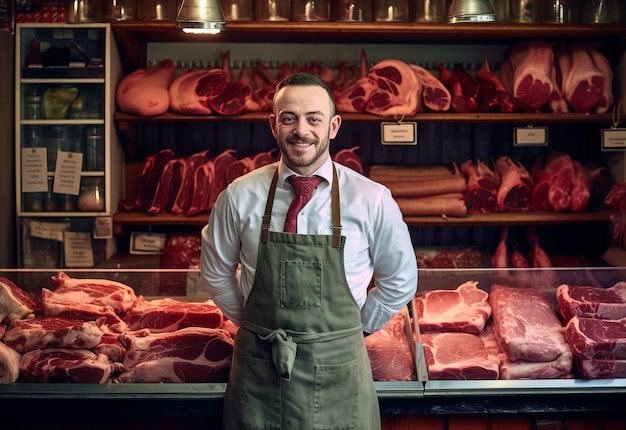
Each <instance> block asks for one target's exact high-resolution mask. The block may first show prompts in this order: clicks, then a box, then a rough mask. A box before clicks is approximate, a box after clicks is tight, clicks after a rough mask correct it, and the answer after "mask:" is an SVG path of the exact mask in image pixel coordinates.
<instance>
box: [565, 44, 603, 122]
mask: <svg viewBox="0 0 626 430" xmlns="http://www.w3.org/2000/svg"><path fill="white" fill-rule="evenodd" d="M556 56H557V60H558V63H559V69H560V71H561V92H562V93H563V96H564V97H565V99H566V100H567V102H568V103H569V105H570V106H571V107H572V109H574V111H576V112H579V113H589V112H591V111H592V110H594V109H595V107H596V106H597V105H598V103H599V102H600V98H601V97H602V96H603V93H604V91H605V82H606V79H607V77H606V76H604V73H603V72H602V70H600V69H598V67H597V66H596V64H595V63H594V61H593V59H592V57H591V53H590V52H589V49H588V47H587V45H586V44H585V43H570V44H566V43H561V44H560V45H559V47H558V49H557V55H556Z"/></svg>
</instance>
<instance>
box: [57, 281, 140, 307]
mask: <svg viewBox="0 0 626 430" xmlns="http://www.w3.org/2000/svg"><path fill="white" fill-rule="evenodd" d="M51 279H52V283H53V284H54V293H55V295H57V296H59V297H60V296H63V297H64V298H65V299H66V300H67V301H68V302H72V301H75V302H76V303H91V304H95V305H106V306H110V307H111V308H112V309H113V311H114V312H115V313H116V314H123V313H125V312H127V311H128V310H129V309H130V308H131V307H132V306H133V304H134V303H135V301H136V300H137V296H136V295H135V291H134V290H133V289H132V288H131V287H129V286H128V285H126V284H123V283H121V282H117V281H112V280H109V279H83V278H71V277H70V276H68V275H67V274H66V273H65V272H58V273H57V275H56V276H52V278H51Z"/></svg>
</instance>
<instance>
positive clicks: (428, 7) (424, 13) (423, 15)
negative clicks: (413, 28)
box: [409, 0, 508, 22]
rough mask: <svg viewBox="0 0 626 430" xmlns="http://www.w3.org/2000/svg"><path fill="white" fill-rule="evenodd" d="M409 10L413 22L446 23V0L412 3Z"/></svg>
mask: <svg viewBox="0 0 626 430" xmlns="http://www.w3.org/2000/svg"><path fill="white" fill-rule="evenodd" d="M507 2H508V0H507ZM411 9H413V11H412V12H411V16H412V18H411V21H413V22H446V11H447V8H446V0H417V1H413V2H411V4H410V5H409V10H411Z"/></svg>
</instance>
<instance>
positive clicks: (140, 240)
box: [130, 231, 167, 255]
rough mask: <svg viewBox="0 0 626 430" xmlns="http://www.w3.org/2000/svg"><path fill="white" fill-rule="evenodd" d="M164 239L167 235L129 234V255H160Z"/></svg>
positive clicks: (163, 246)
mask: <svg viewBox="0 0 626 430" xmlns="http://www.w3.org/2000/svg"><path fill="white" fill-rule="evenodd" d="M166 239H167V235H165V234H162V233H140V232H136V231H134V232H132V233H131V234H130V253H131V254H139V255H142V254H145V255H147V254H162V253H163V248H165V240H166Z"/></svg>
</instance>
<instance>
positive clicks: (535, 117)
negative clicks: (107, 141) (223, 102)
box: [113, 112, 613, 128]
mask: <svg viewBox="0 0 626 430" xmlns="http://www.w3.org/2000/svg"><path fill="white" fill-rule="evenodd" d="M339 113H340V114H341V116H342V118H343V119H344V120H346V121H359V122H379V121H383V120H386V121H388V120H393V118H386V117H381V116H376V115H369V114H361V113H341V112H339ZM269 114H270V112H254V113H246V114H242V115H233V116H216V115H206V116H205V115H180V114H176V113H172V112H168V113H165V114H163V115H158V116H152V117H145V116H139V115H132V114H127V113H123V112H116V113H114V114H113V121H115V123H117V124H120V125H124V124H128V123H145V122H195V121H201V122H207V121H217V122H223V121H243V122H250V121H259V122H266V121H267V118H268V116H269ZM402 120H403V121H417V122H480V123H514V124H522V125H528V124H532V125H537V126H538V125H542V124H557V123H558V124H563V123H580V122H586V123H600V124H601V123H605V124H607V127H608V126H610V125H611V124H612V121H613V119H612V115H611V114H610V113H604V114H583V113H574V112H568V113H555V112H540V113H530V112H518V113H486V112H478V113H454V112H443V113H431V112H425V113H419V114H417V115H415V116H412V117H404V118H403V119H402ZM122 128H123V127H122Z"/></svg>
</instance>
